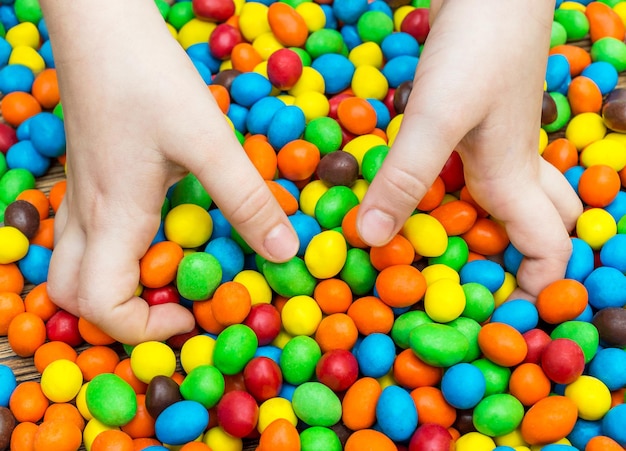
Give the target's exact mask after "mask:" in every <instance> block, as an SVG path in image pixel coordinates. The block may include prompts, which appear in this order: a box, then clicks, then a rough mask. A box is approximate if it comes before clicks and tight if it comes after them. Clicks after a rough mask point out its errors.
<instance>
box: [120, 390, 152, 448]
mask: <svg viewBox="0 0 626 451" xmlns="http://www.w3.org/2000/svg"><path fill="white" fill-rule="evenodd" d="M154 423H155V419H154V418H152V416H151V415H150V414H149V413H148V409H147V408H146V395H144V394H139V395H137V412H136V413H135V416H134V417H133V419H132V420H130V422H129V423H126V424H125V425H124V426H122V428H121V429H122V431H124V432H125V433H126V434H128V435H129V436H130V437H132V438H141V437H152V436H154Z"/></svg>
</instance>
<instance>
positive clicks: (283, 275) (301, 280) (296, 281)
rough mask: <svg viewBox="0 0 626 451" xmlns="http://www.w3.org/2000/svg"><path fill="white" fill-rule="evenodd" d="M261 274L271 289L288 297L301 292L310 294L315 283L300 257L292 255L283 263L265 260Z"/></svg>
mask: <svg viewBox="0 0 626 451" xmlns="http://www.w3.org/2000/svg"><path fill="white" fill-rule="evenodd" d="M263 275H264V276H265V279H266V280H267V283H268V284H269V286H270V287H271V288H272V290H274V291H275V292H276V293H278V294H280V295H281V296H285V297H288V298H290V297H293V296H298V295H301V294H304V295H307V296H311V295H313V290H315V285H316V284H317V281H316V280H315V277H313V276H312V275H311V273H310V272H309V270H308V269H307V267H306V263H304V260H302V259H301V258H300V257H293V258H292V259H291V260H288V261H286V262H284V263H274V262H271V261H268V260H266V261H265V263H264V264H263Z"/></svg>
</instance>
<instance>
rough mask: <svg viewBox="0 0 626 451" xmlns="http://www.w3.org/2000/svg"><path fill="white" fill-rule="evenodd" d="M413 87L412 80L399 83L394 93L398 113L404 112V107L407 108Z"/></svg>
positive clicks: (394, 103) (395, 107)
mask: <svg viewBox="0 0 626 451" xmlns="http://www.w3.org/2000/svg"><path fill="white" fill-rule="evenodd" d="M412 89H413V81H412V80H407V81H403V82H402V83H400V84H399V85H398V87H397V88H396V90H395V91H394V93H393V109H394V110H396V113H398V114H402V113H404V109H405V108H406V104H407V103H408V101H409V96H410V95H411V90H412Z"/></svg>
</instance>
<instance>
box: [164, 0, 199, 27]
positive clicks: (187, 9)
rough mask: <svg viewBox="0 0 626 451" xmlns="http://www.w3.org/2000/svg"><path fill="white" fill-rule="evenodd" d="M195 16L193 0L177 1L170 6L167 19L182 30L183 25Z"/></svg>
mask: <svg viewBox="0 0 626 451" xmlns="http://www.w3.org/2000/svg"><path fill="white" fill-rule="evenodd" d="M194 17H195V14H194V12H193V7H192V2H176V3H174V4H173V5H172V6H171V7H170V10H169V12H168V14H167V21H168V23H169V24H170V25H171V26H173V27H174V28H175V29H176V30H180V29H181V28H182V26H183V25H185V24H186V23H187V22H189V21H190V20H191V19H193V18H194Z"/></svg>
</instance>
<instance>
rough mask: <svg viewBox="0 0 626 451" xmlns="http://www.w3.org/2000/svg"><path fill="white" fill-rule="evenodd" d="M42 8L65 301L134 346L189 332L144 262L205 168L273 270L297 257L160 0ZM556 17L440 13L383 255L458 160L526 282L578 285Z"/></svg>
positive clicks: (396, 166)
mask: <svg viewBox="0 0 626 451" xmlns="http://www.w3.org/2000/svg"><path fill="white" fill-rule="evenodd" d="M41 6H42V8H43V11H44V16H45V18H46V23H47V25H48V29H49V33H50V38H51V42H52V46H53V52H54V57H55V64H56V68H57V72H58V77H59V83H60V90H61V96H62V101H63V107H64V114H65V126H66V132H67V143H68V144H67V183H68V185H67V194H66V197H65V199H64V201H63V203H62V206H61V208H60V209H59V211H58V213H57V215H56V220H55V242H56V243H55V249H54V252H53V257H52V261H51V264H50V272H49V278H48V289H49V293H50V296H51V297H52V299H53V300H54V301H55V303H57V304H58V305H59V306H60V307H62V308H64V309H65V310H67V311H69V312H71V313H74V314H76V315H80V316H83V317H85V318H86V319H88V320H89V321H91V322H93V323H95V324H97V325H98V326H99V327H100V328H101V329H103V330H104V331H105V332H107V333H109V334H110V335H111V336H113V337H114V338H116V339H117V340H119V341H121V342H124V343H128V344H134V343H139V342H142V341H146V340H164V339H166V338H168V337H170V336H172V335H175V334H178V333H182V332H186V331H189V330H190V329H192V327H193V326H194V319H193V315H192V314H191V313H190V311H189V310H188V309H186V308H184V307H182V306H180V305H175V304H165V305H158V306H153V307H150V308H149V307H148V305H147V304H146V303H145V302H144V301H143V300H142V299H141V298H139V297H137V296H135V291H136V289H137V286H138V283H139V263H138V262H139V260H140V258H141V257H142V256H143V255H144V253H145V252H146V250H147V249H148V247H149V245H150V243H151V241H152V239H153V237H154V235H155V233H156V231H157V229H158V226H159V223H160V212H161V205H162V202H163V199H164V197H165V194H166V191H167V189H168V188H169V187H170V186H171V185H172V184H174V183H175V182H176V181H177V180H179V179H180V178H182V177H183V176H184V175H185V174H186V173H187V172H188V171H190V172H193V173H194V174H195V175H196V176H197V177H198V179H199V180H200V182H201V183H202V184H203V186H204V187H205V188H206V190H207V191H208V192H209V193H210V194H211V196H212V198H213V199H214V201H215V203H216V204H217V205H218V206H219V208H220V209H221V210H222V211H223V212H224V214H225V216H226V217H227V218H228V220H229V221H230V223H231V224H232V225H233V226H234V227H235V228H236V229H237V230H238V231H239V233H240V234H241V235H242V236H243V237H244V238H245V239H246V241H247V242H248V243H249V244H250V245H251V246H252V248H254V249H255V251H256V252H258V253H259V254H261V255H262V256H263V257H265V258H267V259H269V260H272V261H278V262H280V261H286V260H288V259H289V258H291V257H292V256H293V255H295V253H296V251H297V248H298V242H297V236H296V234H295V232H294V231H293V229H292V228H291V226H290V224H289V221H288V219H287V217H286V216H285V215H284V213H283V212H282V210H281V209H280V208H279V206H278V204H277V203H276V201H275V200H274V198H273V197H272V196H271V194H270V192H269V190H268V189H267V187H266V186H265V184H264V182H263V181H262V179H261V178H260V176H259V175H258V173H257V172H256V170H255V169H254V167H253V166H252V164H251V163H250V162H249V161H248V159H247V157H246V156H245V153H244V152H243V150H242V149H241V146H240V145H239V143H238V142H237V140H236V139H235V136H234V134H233V133H232V131H231V130H230V128H229V126H228V125H227V123H226V121H225V120H224V118H223V116H222V114H221V112H220V111H219V109H218V108H217V106H216V104H215V102H214V100H213V98H212V97H211V95H210V93H209V90H208V89H206V85H205V84H204V82H203V81H202V80H201V78H200V76H199V75H198V73H197V71H196V70H195V68H194V66H193V65H192V64H191V62H190V61H189V59H188V58H187V56H186V54H185V52H184V50H183V49H182V48H181V47H180V45H179V44H178V43H177V42H176V41H175V40H174V39H172V37H171V35H170V34H169V32H168V30H167V29H166V27H165V26H164V24H163V19H162V18H161V16H160V15H159V13H158V11H157V9H156V7H155V6H154V2H153V1H152V0H136V1H133V2H129V1H127V0H109V1H107V2H104V3H98V5H97V8H95V7H94V6H93V2H91V1H90V0H72V1H71V2H70V1H69V0H41ZM553 7H554V5H550V2H543V1H541V0H533V1H532V2H529V1H527V0H510V1H507V2H502V1H501V0H500V1H498V0H455V1H450V2H448V3H445V4H444V5H443V6H441V4H440V3H437V2H433V5H432V8H433V11H434V12H436V11H438V14H437V16H436V19H435V20H434V21H433V24H432V25H433V26H432V29H431V33H430V36H429V38H428V43H427V45H426V47H425V50H424V52H423V54H422V55H421V57H420V63H419V65H418V66H419V68H418V71H417V74H416V78H415V83H414V88H413V92H412V94H411V99H410V101H409V104H408V106H407V109H406V111H405V118H404V125H403V126H402V128H401V131H400V133H399V134H398V136H397V139H396V141H395V143H394V145H393V147H392V149H391V151H390V153H389V157H388V158H387V160H386V161H385V164H384V165H383V168H382V169H381V171H380V172H379V175H378V176H377V177H376V179H375V180H374V182H373V183H372V185H371V187H370V189H369V190H368V193H367V195H366V197H365V199H364V200H363V204H362V206H361V215H360V217H359V222H358V227H359V231H360V233H361V235H362V237H363V238H364V240H365V241H367V242H368V243H370V244H372V245H380V244H383V243H385V242H387V241H388V240H389V239H390V238H391V237H392V236H393V235H394V234H395V233H397V231H398V230H399V229H400V228H401V226H402V223H403V222H404V220H405V219H406V218H407V217H408V216H409V215H410V213H411V212H412V211H413V209H414V208H415V205H417V203H418V201H419V199H421V197H422V196H423V195H424V193H425V191H426V189H427V188H428V187H429V186H430V184H431V183H432V181H433V180H434V179H435V177H436V176H437V175H438V173H439V171H440V170H441V168H442V167H443V164H444V163H445V161H446V160H447V158H448V156H449V155H450V153H451V152H452V150H453V149H457V150H458V151H459V153H460V154H461V156H462V158H463V163H464V167H465V178H466V182H467V185H468V187H469V189H470V190H471V192H472V195H473V196H474V198H475V199H476V200H477V201H478V202H479V203H480V204H481V205H482V206H484V208H486V209H487V210H488V211H489V212H490V213H492V214H493V215H494V216H495V217H496V218H498V219H499V220H501V221H503V223H504V224H505V227H506V229H507V232H508V233H509V236H510V237H511V240H512V242H513V243H514V244H515V246H516V247H517V248H518V249H519V250H520V251H521V252H522V253H524V255H526V259H525V260H524V262H523V263H522V266H521V267H520V270H519V273H518V279H519V283H520V286H521V287H522V288H523V289H524V290H525V292H527V293H528V294H530V295H536V294H537V292H538V291H539V290H540V288H542V287H543V286H545V285H546V284H547V283H549V282H550V281H552V280H555V279H558V278H560V277H562V276H563V274H564V272H565V266H566V264H567V260H568V258H569V254H570V252H571V243H570V240H569V237H568V230H569V229H571V228H572V227H573V225H574V222H575V220H576V217H577V216H578V214H579V212H580V203H579V201H578V199H577V197H576V196H575V194H574V193H573V192H572V191H571V188H569V185H567V182H566V181H565V179H564V178H563V177H562V176H561V175H560V174H558V173H557V171H556V170H554V169H553V168H551V167H550V166H549V165H548V164H547V163H545V164H544V163H543V162H542V159H541V158H540V157H539V155H538V153H537V147H538V130H539V119H540V111H541V90H542V85H543V77H544V74H545V63H546V58H547V45H548V39H549V24H551V18H552V11H553V9H552V8H553ZM414 143H418V144H417V145H415V144H414ZM376 210H378V211H380V212H381V213H375V211H376Z"/></svg>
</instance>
